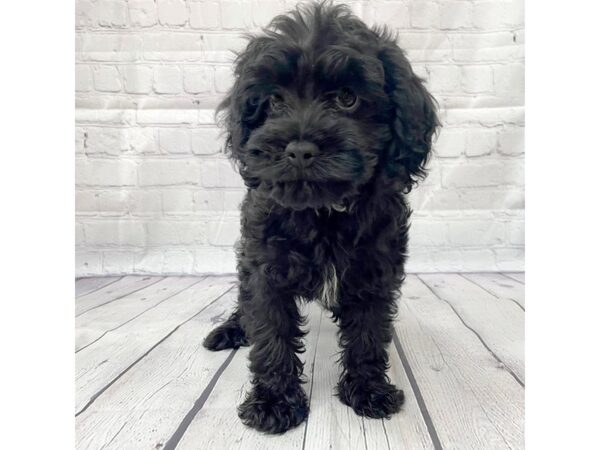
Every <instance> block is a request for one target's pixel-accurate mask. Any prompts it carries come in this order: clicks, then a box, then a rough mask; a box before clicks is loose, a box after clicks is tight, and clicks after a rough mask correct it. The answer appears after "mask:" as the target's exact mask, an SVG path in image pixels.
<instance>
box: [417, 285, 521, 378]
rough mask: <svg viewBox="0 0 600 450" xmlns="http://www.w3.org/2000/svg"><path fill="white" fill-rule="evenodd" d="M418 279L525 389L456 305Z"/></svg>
mask: <svg viewBox="0 0 600 450" xmlns="http://www.w3.org/2000/svg"><path fill="white" fill-rule="evenodd" d="M417 278H418V279H419V280H421V282H422V283H423V284H424V285H425V286H426V287H427V289H429V290H430V291H431V293H432V294H433V295H434V296H435V297H436V298H438V299H439V300H441V301H442V302H444V303H446V304H447V305H448V306H449V307H450V309H452V311H454V314H456V316H457V317H458V319H459V320H460V321H461V322H462V324H463V325H464V326H465V327H466V328H467V329H469V330H470V331H471V332H472V333H473V334H474V335H475V336H477V339H479V342H481V344H482V345H483V346H484V347H485V349H486V350H487V351H488V352H490V354H491V355H492V356H493V357H494V359H495V360H496V361H498V362H499V363H500V364H502V367H503V368H504V369H505V370H506V371H507V372H508V373H509V374H510V375H511V376H512V377H513V378H514V379H515V381H516V382H517V383H519V384H520V385H521V387H522V388H524V387H525V383H524V382H523V381H522V380H521V379H520V378H519V376H518V375H517V374H516V373H515V372H514V371H513V370H512V369H511V368H510V367H508V366H507V365H506V364H505V363H504V361H502V359H500V357H499V356H498V355H496V353H494V351H493V350H492V349H491V348H490V347H489V346H488V345H487V344H486V342H485V341H484V340H483V338H482V337H481V335H480V334H479V333H477V331H475V330H474V329H473V328H471V327H470V326H469V325H468V324H467V323H466V322H465V321H464V320H463V318H462V317H461V315H460V314H459V313H458V311H457V310H456V308H454V305H452V303H450V302H449V301H448V300H446V299H444V298H442V297H440V296H439V295H438V294H437V293H436V292H435V291H434V290H433V289H432V288H431V286H429V285H428V284H427V283H426V282H425V281H424V280H423V279H422V278H421V277H420V276H419V275H417Z"/></svg>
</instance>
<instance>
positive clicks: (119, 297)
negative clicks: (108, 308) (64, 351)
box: [75, 277, 167, 317]
mask: <svg viewBox="0 0 600 450" xmlns="http://www.w3.org/2000/svg"><path fill="white" fill-rule="evenodd" d="M165 278H167V277H161V278H159V279H158V280H156V281H155V282H154V283H150V284H147V285H146V286H142V287H141V288H138V289H135V290H133V291H131V292H127V293H126V294H123V295H120V296H118V297H116V298H113V299H112V300H109V301H107V302H105V303H102V304H100V305H96V306H92V307H91V308H90V309H86V310H85V311H82V312H80V313H79V314H75V317H79V316H82V315H84V314H85V313H86V312H88V311H92V310H93V309H96V308H100V307H101V306H104V305H108V304H109V303H112V302H116V301H117V300H120V299H122V298H123V297H127V296H128V295H131V294H135V293H136V292H138V291H141V290H142V289H146V288H149V287H150V286H154V285H155V284H156V283H160V282H161V281H163V280H164V279H165Z"/></svg>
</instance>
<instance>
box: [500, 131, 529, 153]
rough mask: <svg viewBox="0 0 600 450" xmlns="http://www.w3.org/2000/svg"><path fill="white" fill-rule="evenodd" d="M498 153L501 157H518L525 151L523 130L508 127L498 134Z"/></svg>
mask: <svg viewBox="0 0 600 450" xmlns="http://www.w3.org/2000/svg"><path fill="white" fill-rule="evenodd" d="M498 151H499V152H500V153H502V154H503V155H520V154H522V153H523V152H524V151H525V128H523V127H515V126H508V127H505V128H504V129H502V130H500V131H499V133H498Z"/></svg>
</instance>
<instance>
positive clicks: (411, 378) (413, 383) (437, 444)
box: [392, 329, 444, 450]
mask: <svg viewBox="0 0 600 450" xmlns="http://www.w3.org/2000/svg"><path fill="white" fill-rule="evenodd" d="M392 340H393V342H394V347H396V352H398V356H399V357H400V361H401V362H402V366H403V367H404V372H405V373H406V377H407V378H408V383H409V384H410V387H411V389H412V391H413V394H414V395H415V399H416V400H417V405H418V406H419V410H420V411H421V416H423V421H424V422H425V427H426V428H427V432H428V433H429V437H430V438H431V442H432V444H433V448H434V449H435V450H443V448H444V447H442V443H441V441H440V438H439V436H438V434H437V430H436V429H435V425H434V424H433V420H432V419H431V415H430V414H429V410H428V409H427V405H426V404H425V400H424V399H423V394H421V389H420V388H419V384H418V383H417V380H416V378H415V375H414V373H413V371H412V368H411V367H410V364H409V362H408V358H407V357H406V354H405V353H404V350H403V349H402V344H401V343H400V339H399V338H398V333H396V330H395V329H394V334H393V335H392Z"/></svg>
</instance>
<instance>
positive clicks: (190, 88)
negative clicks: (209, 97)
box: [183, 66, 214, 94]
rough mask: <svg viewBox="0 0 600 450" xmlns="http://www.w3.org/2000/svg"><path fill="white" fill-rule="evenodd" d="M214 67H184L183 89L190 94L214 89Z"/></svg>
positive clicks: (204, 92)
mask: <svg viewBox="0 0 600 450" xmlns="http://www.w3.org/2000/svg"><path fill="white" fill-rule="evenodd" d="M213 85H214V80H213V69H212V67H203V66H193V67H184V69H183V89H184V90H185V92H188V93H190V94H206V93H208V92H211V91H212V90H213Z"/></svg>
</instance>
